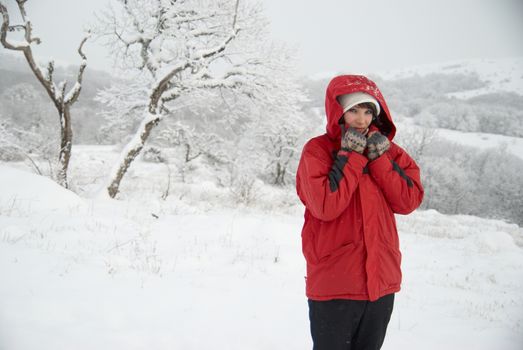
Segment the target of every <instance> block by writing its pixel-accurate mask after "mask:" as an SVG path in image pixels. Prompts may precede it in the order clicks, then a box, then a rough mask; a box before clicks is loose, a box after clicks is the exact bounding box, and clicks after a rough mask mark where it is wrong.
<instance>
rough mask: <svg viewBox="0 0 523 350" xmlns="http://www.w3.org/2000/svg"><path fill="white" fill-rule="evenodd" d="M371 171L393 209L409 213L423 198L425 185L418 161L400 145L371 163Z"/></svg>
mask: <svg viewBox="0 0 523 350" xmlns="http://www.w3.org/2000/svg"><path fill="white" fill-rule="evenodd" d="M369 172H370V174H371V176H372V178H373V179H374V181H376V183H377V184H378V186H379V187H380V188H381V191H382V192H383V194H384V196H385V199H386V200H387V202H388V203H389V205H390V207H391V209H392V211H393V212H394V213H397V214H409V213H411V212H412V211H414V210H415V209H416V208H418V207H419V206H420V204H421V201H422V200H423V194H424V190H423V186H422V184H421V179H420V170H419V167H418V165H417V164H416V162H415V161H414V160H413V159H412V158H411V157H410V156H409V155H408V154H407V152H405V151H404V150H403V149H401V148H400V147H399V146H398V145H396V144H394V143H391V147H390V149H389V150H388V151H387V152H385V153H384V154H383V155H381V156H380V157H378V158H376V159H375V160H374V161H372V162H370V163H369Z"/></svg>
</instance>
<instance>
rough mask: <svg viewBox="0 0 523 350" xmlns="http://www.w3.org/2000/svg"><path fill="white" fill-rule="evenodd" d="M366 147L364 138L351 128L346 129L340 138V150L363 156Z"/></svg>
mask: <svg viewBox="0 0 523 350" xmlns="http://www.w3.org/2000/svg"><path fill="white" fill-rule="evenodd" d="M366 145H367V139H366V138H365V136H364V135H362V134H360V133H359V132H358V131H357V130H356V129H354V128H352V127H350V128H348V129H347V131H345V134H343V137H342V138H341V149H343V150H346V151H354V152H358V153H359V154H363V151H364V150H365V146H366Z"/></svg>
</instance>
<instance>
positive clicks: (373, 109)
mask: <svg viewBox="0 0 523 350" xmlns="http://www.w3.org/2000/svg"><path fill="white" fill-rule="evenodd" d="M354 107H359V108H368V109H370V110H371V111H372V115H373V116H374V117H377V115H376V106H374V104H373V103H370V102H363V103H360V104H357V105H356V106H354Z"/></svg>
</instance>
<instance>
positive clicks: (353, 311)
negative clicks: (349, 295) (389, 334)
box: [309, 294, 394, 350]
mask: <svg viewBox="0 0 523 350" xmlns="http://www.w3.org/2000/svg"><path fill="white" fill-rule="evenodd" d="M393 306H394V294H389V295H385V296H384V297H381V298H380V299H378V300H376V301H373V302H370V301H360V300H341V299H336V300H328V301H314V300H310V299H309V318H310V321H311V334H312V341H313V342H314V348H313V349H314V350H379V349H380V348H381V345H383V340H384V339H385V333H386V331H387V325H388V324H389V320H390V315H391V314H392V308H393Z"/></svg>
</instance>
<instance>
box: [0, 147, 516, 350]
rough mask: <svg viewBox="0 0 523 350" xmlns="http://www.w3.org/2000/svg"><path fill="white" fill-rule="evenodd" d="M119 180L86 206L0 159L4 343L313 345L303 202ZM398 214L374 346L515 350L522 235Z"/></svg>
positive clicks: (499, 225) (510, 228)
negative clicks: (392, 269)
mask: <svg viewBox="0 0 523 350" xmlns="http://www.w3.org/2000/svg"><path fill="white" fill-rule="evenodd" d="M86 149H87V147H84V149H83V151H85V150H86ZM102 149H103V148H102V147H98V148H93V149H92V150H91V151H92V152H93V153H94V152H99V151H101V150H102ZM76 153H78V151H77V152H76ZM77 157H78V155H77ZM86 157H89V155H87V156H86ZM81 161H85V159H81ZM100 166H101V165H100V164H99V163H96V164H95V165H93V168H96V169H97V171H98V172H97V173H99V172H100V169H99V168H100ZM155 166H156V165H155ZM159 166H160V165H159ZM136 168H137V170H136V171H140V169H141V168H140V166H137V167H136ZM84 169H86V170H85V171H86V172H90V171H93V173H90V175H89V176H91V177H92V176H93V174H94V171H95V170H94V169H92V170H91V169H89V167H85V168H84ZM147 170H148V171H149V173H154V167H153V166H152V165H151V164H148V165H147ZM86 176H87V175H86ZM140 176H142V175H140ZM140 176H138V177H137V178H139V177H140ZM127 181H128V182H130V183H128V184H127V186H129V187H132V188H134V189H135V191H137V192H138V193H137V194H136V198H129V199H123V200H119V201H115V200H108V199H106V198H93V199H82V198H79V197H78V196H77V195H75V194H73V193H72V192H70V191H68V190H65V189H63V188H61V187H59V186H58V185H56V184H54V183H53V182H52V181H51V180H48V179H46V178H43V177H41V176H37V175H34V174H30V173H26V172H23V171H21V170H16V169H14V168H12V167H8V166H5V165H2V166H0V193H2V200H1V202H0V238H1V239H0V275H1V276H2V283H1V284H0V348H2V349H10V350H19V349H20V350H22V349H79V350H81V349H93V348H100V349H203V348H212V349H306V348H311V341H310V336H309V325H308V314H307V313H308V310H307V302H306V298H305V295H304V278H303V276H304V274H305V263H304V259H303V257H302V254H301V242H300V231H301V225H302V223H303V216H302V208H301V206H299V205H294V206H291V207H288V208H278V207H274V205H273V210H272V211H270V210H266V209H264V208H262V207H241V206H240V207H232V206H230V205H214V207H212V208H209V207H208V206H204V204H200V205H199V204H198V203H197V202H190V200H188V201H187V202H186V203H189V204H186V205H192V206H193V210H192V212H191V211H190V210H180V208H179V207H177V208H173V206H176V205H179V204H180V203H181V201H180V200H178V199H177V200H176V201H161V200H158V199H157V198H154V197H153V196H151V194H150V193H148V192H147V191H146V190H145V189H144V188H142V187H140V186H139V183H138V182H136V180H135V179H134V178H133V176H130V177H129V178H128V179H127ZM204 187H205V188H204V191H205V192H207V198H211V197H212V196H213V195H215V198H214V199H213V200H217V201H222V200H225V199H224V197H223V198H222V197H221V196H222V195H221V194H220V193H219V192H218V189H217V188H215V187H214V186H213V184H212V183H206V184H205V186H204ZM188 188H189V189H188V190H187V191H192V189H190V187H188ZM202 191H203V190H202ZM263 191H264V192H263V193H264V195H268V196H269V197H270V198H271V200H272V201H273V203H274V200H275V198H278V195H279V194H277V193H276V190H275V189H271V188H270V187H266V188H264V189H263ZM273 192H274V193H273ZM201 195H202V193H200V194H197V196H201ZM271 195H272V197H271ZM190 196H191V194H190V193H188V194H187V196H186V197H187V198H190ZM296 202H297V199H296ZM277 203H282V202H280V201H278V202H277ZM224 204H225V203H224ZM287 205H288V204H287V203H283V204H279V206H287ZM152 214H154V216H153V215H152ZM397 219H398V228H399V231H400V237H401V249H402V253H403V266H402V267H403V273H404V279H403V285H402V291H401V292H399V293H398V294H397V296H396V302H395V306H394V312H393V316H392V319H391V321H390V324H389V328H388V331H387V337H386V340H385V344H384V346H383V349H384V350H388V349H400V348H401V349H407V350H408V349H420V348H423V349H477V350H482V349H484V350H487V349H489V350H490V349H493V348H496V349H506V350H511V349H514V350H515V349H521V344H523V294H522V293H521V290H522V289H523V251H522V248H521V246H518V245H516V244H515V240H514V239H519V240H520V239H521V238H522V237H523V230H522V229H521V228H520V227H518V226H516V225H511V224H508V223H504V222H501V221H496V220H486V219H480V218H477V217H473V216H463V215H459V216H446V215H442V214H440V213H438V212H436V211H434V210H428V211H417V212H415V213H413V214H411V215H409V216H398V218H397ZM520 242H521V240H520Z"/></svg>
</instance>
